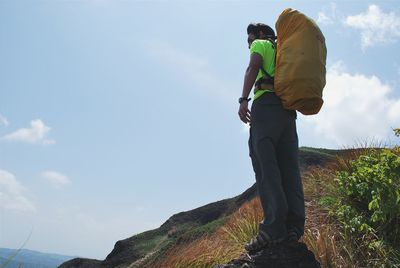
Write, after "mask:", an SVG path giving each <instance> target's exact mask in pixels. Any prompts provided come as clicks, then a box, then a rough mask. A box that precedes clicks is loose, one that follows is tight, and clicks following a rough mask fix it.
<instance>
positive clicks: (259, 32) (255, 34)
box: [247, 23, 275, 48]
mask: <svg viewBox="0 0 400 268" xmlns="http://www.w3.org/2000/svg"><path fill="white" fill-rule="evenodd" d="M268 38H271V39H275V32H274V30H273V29H272V28H271V27H269V26H268V25H266V24H264V23H250V24H249V26H247V43H248V44H249V48H250V45H251V43H253V41H254V40H256V39H268Z"/></svg>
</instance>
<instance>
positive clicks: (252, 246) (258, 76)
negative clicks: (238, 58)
mask: <svg viewBox="0 0 400 268" xmlns="http://www.w3.org/2000/svg"><path fill="white" fill-rule="evenodd" d="M247 35H248V39H247V41H248V45H249V49H250V63H249V66H248V67H247V70H246V73H245V77H244V83H243V91H242V96H241V97H240V98H239V103H240V107H239V112H238V114H239V117H240V120H241V121H243V122H244V123H246V124H247V123H249V124H250V136H249V141H248V145H249V155H250V158H251V162H252V166H253V169H254V172H255V177H256V185H257V190H258V194H259V197H260V201H261V205H262V208H263V212H264V220H263V221H262V222H260V224H259V232H258V234H257V236H256V237H254V238H253V239H251V241H250V242H249V243H247V244H246V245H245V249H246V250H247V251H249V252H254V251H259V250H261V249H263V248H266V247H271V246H274V245H278V244H280V243H282V242H284V241H297V240H298V239H300V237H301V236H302V235H303V234H304V223H305V206H304V193H303V185H302V181H301V177H300V170H299V164H298V137H297V130H296V118H297V114H296V111H294V110H285V109H284V108H283V107H282V102H281V100H280V99H279V97H278V96H276V94H275V93H274V83H273V77H274V73H275V56H276V55H275V54H276V45H275V42H274V40H275V38H276V37H275V32H274V30H273V29H272V28H271V27H269V26H268V25H265V24H262V23H257V24H254V23H253V24H250V25H248V27H247ZM253 85H254V97H253V98H254V100H253V103H252V105H251V111H250V110H249V109H248V103H249V101H250V100H251V98H249V94H250V92H251V89H252V88H253Z"/></svg>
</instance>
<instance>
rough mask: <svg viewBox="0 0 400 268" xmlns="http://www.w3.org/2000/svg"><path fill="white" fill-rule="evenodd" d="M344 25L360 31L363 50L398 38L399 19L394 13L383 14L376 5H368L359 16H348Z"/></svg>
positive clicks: (399, 35) (399, 29) (399, 33)
mask: <svg viewBox="0 0 400 268" xmlns="http://www.w3.org/2000/svg"><path fill="white" fill-rule="evenodd" d="M344 23H345V25H348V26H350V27H353V28H356V29H359V30H361V46H362V48H363V49H366V48H367V47H372V46H374V45H376V44H379V43H383V44H386V43H391V42H395V41H396V40H397V39H398V38H399V37H400V17H399V16H397V15H396V14H395V13H394V12H390V13H384V12H383V11H382V10H381V9H380V8H379V6H377V5H370V6H369V7H368V10H367V11H366V12H363V13H361V14H358V15H354V16H348V17H347V18H346V19H345V22H344Z"/></svg>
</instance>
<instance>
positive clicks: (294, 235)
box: [285, 230, 299, 242]
mask: <svg viewBox="0 0 400 268" xmlns="http://www.w3.org/2000/svg"><path fill="white" fill-rule="evenodd" d="M285 241H286V242H297V241H299V236H298V235H297V233H296V232H295V231H293V230H291V231H289V232H288V234H287V236H286V239H285Z"/></svg>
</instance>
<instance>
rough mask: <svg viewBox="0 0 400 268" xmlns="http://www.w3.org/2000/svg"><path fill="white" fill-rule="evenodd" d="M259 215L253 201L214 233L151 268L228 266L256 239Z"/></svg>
mask: <svg viewBox="0 0 400 268" xmlns="http://www.w3.org/2000/svg"><path fill="white" fill-rule="evenodd" d="M262 214H263V212H262V208H261V204H260V201H259V199H258V198H255V199H253V200H251V201H249V202H247V203H245V204H244V205H243V206H242V207H240V209H239V210H238V211H236V212H235V213H234V214H233V215H232V216H230V217H229V219H228V220H227V221H226V223H225V224H224V225H223V226H222V227H220V228H219V229H218V230H217V231H216V232H215V233H213V234H209V235H207V236H204V237H202V238H200V239H197V240H195V241H193V242H191V243H189V244H182V245H179V246H177V247H174V248H173V249H172V250H171V251H170V252H168V253H167V255H166V257H165V258H163V260H162V261H160V262H158V263H156V264H154V267H160V268H161V267H162V268H194V267H196V268H209V267H213V266H214V265H217V264H222V263H227V262H229V261H230V260H232V259H234V258H237V257H239V256H240V254H241V253H243V245H244V244H245V243H246V242H248V241H249V240H250V239H251V238H252V237H253V236H255V235H256V233H257V231H258V224H259V222H260V221H261V220H262Z"/></svg>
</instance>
